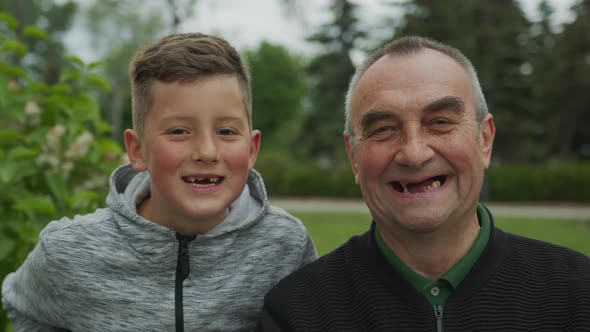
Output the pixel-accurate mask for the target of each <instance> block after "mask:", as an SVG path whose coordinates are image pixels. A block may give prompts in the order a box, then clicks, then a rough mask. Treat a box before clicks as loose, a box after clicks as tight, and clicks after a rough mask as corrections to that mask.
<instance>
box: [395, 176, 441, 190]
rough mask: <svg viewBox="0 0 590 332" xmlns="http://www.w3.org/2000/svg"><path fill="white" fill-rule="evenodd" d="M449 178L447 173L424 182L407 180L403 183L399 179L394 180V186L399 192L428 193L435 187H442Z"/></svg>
mask: <svg viewBox="0 0 590 332" xmlns="http://www.w3.org/2000/svg"><path fill="white" fill-rule="evenodd" d="M446 180H447V176H446V175H439V176H434V177H431V178H428V179H426V180H424V181H422V182H416V183H414V182H407V183H401V182H399V181H393V182H392V184H391V185H392V186H393V189H395V190H396V191H397V192H400V193H411V194H419V193H427V192H429V191H432V190H434V189H437V188H440V187H441V186H442V185H443V184H445V181H446Z"/></svg>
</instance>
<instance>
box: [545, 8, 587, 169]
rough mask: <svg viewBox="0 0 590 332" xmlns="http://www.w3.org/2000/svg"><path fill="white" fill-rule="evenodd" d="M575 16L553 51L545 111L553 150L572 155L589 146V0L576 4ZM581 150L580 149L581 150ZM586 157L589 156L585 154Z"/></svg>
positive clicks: (559, 155)
mask: <svg viewBox="0 0 590 332" xmlns="http://www.w3.org/2000/svg"><path fill="white" fill-rule="evenodd" d="M573 12H574V13H575V15H576V18H575V20H574V21H573V22H571V23H567V24H565V25H564V26H563V31H562V32H561V33H560V34H559V35H558V36H557V37H556V40H555V46H554V47H553V48H552V52H551V54H550V57H551V67H549V68H545V69H546V70H548V71H549V74H548V81H549V82H551V83H552V84H551V85H550V86H549V87H548V88H547V90H546V99H545V102H546V107H547V110H546V114H548V116H547V119H548V122H549V123H550V127H549V128H550V131H549V132H550V135H549V142H550V147H551V152H552V153H553V154H555V155H556V156H557V157H558V158H559V159H561V160H565V159H572V158H574V157H575V154H576V152H577V151H576V149H578V150H579V149H581V148H583V147H586V149H588V147H589V146H590V134H589V131H588V128H587V125H586V124H587V123H588V122H589V121H590V94H589V93H588V91H590V1H589V0H584V1H580V2H579V3H577V4H576V5H575V6H574V7H573ZM578 153H581V151H578ZM586 157H587V156H586Z"/></svg>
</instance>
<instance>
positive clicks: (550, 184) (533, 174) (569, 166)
mask: <svg viewBox="0 0 590 332" xmlns="http://www.w3.org/2000/svg"><path fill="white" fill-rule="evenodd" d="M488 180H489V187H490V195H491V197H490V198H491V200H492V201H502V202H548V201H553V202H584V203H589V202H590V190H588V188H590V163H588V162H579V163H564V164H554V165H549V164H546V165H545V164H542V165H536V164H527V165H506V166H504V165H502V166H492V167H491V168H490V170H489V173H488Z"/></svg>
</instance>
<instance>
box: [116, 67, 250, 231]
mask: <svg viewBox="0 0 590 332" xmlns="http://www.w3.org/2000/svg"><path fill="white" fill-rule="evenodd" d="M152 96H153V104H152V108H151V110H150V112H149V113H148V115H147V117H146V120H145V124H144V132H143V137H141V138H140V137H138V135H137V133H135V132H134V131H131V130H128V131H127V132H126V133H125V143H126V147H127V152H128V154H129V159H130V160H131V162H132V164H133V166H134V168H135V170H137V171H145V170H147V171H148V172H149V174H150V177H151V186H150V190H151V196H150V198H149V199H148V200H147V201H146V202H145V203H144V204H143V205H144V206H142V207H141V209H140V213H141V214H142V216H144V217H145V218H147V219H149V220H151V221H154V222H156V223H159V224H163V225H165V226H168V227H172V228H174V229H176V230H177V231H182V232H183V233H198V232H204V231H207V230H209V229H210V228H212V227H214V226H215V225H217V224H218V223H219V222H221V221H222V220H223V219H224V218H225V216H226V215H227V212H228V207H229V205H230V204H231V203H232V202H233V201H234V200H236V198H238V196H239V195H240V193H241V192H242V190H243V189H244V186H245V185H246V181H247V178H248V172H249V171H250V170H251V169H252V167H253V166H254V162H255V161H256V157H257V155H258V150H259V146H260V132H259V131H258V130H254V131H251V129H250V127H249V125H248V118H247V115H246V111H245V109H244V104H243V101H242V94H241V90H240V87H239V84H238V81H237V79H236V77H235V76H230V75H214V76H210V77H205V78H203V79H200V80H198V81H196V82H194V83H163V82H155V84H154V85H153V87H152Z"/></svg>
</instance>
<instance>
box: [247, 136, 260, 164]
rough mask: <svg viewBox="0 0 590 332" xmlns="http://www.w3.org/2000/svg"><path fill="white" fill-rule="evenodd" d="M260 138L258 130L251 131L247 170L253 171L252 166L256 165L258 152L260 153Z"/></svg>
mask: <svg viewBox="0 0 590 332" xmlns="http://www.w3.org/2000/svg"><path fill="white" fill-rule="evenodd" d="M261 138H262V133H261V132H260V130H258V129H255V130H252V138H251V139H250V158H249V162H248V169H253V168H254V164H255V163H256V158H258V152H259V151H260V139H261Z"/></svg>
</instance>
